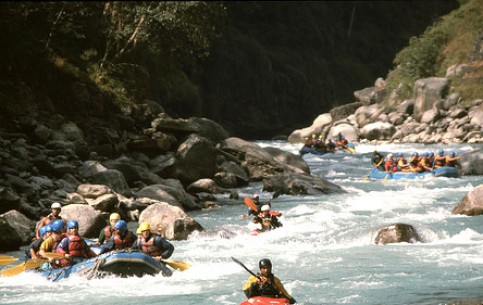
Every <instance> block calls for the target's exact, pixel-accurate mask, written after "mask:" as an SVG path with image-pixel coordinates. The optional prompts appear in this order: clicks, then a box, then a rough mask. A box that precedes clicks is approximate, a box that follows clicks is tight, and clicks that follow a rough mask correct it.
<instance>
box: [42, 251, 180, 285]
mask: <svg viewBox="0 0 483 305" xmlns="http://www.w3.org/2000/svg"><path fill="white" fill-rule="evenodd" d="M37 272H39V273H40V274H41V275H42V276H44V277H46V278H47V279H49V280H51V281H53V282H55V281H59V280H62V279H65V278H68V277H69V276H71V275H78V276H84V277H86V278H88V279H91V278H103V277H105V276H107V275H114V276H118V277H134V276H136V277H142V276H144V275H156V274H159V273H161V274H162V275H163V276H171V275H172V273H173V271H172V270H171V269H169V268H168V267H167V266H165V265H163V264H160V263H159V262H157V261H156V260H155V259H154V258H153V257H151V256H149V255H146V254H144V253H142V252H132V251H129V250H114V251H111V252H107V253H104V254H101V255H99V256H97V257H94V258H90V259H86V260H85V261H82V262H80V263H77V264H74V265H72V266H67V267H63V268H47V269H41V268H40V269H38V270H37Z"/></svg>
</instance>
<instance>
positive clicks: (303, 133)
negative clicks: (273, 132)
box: [287, 113, 334, 143]
mask: <svg viewBox="0 0 483 305" xmlns="http://www.w3.org/2000/svg"><path fill="white" fill-rule="evenodd" d="M333 121H334V120H333V118H332V115H331V114H330V113H323V114H321V115H319V116H318V117H317V118H315V120H314V121H313V122H312V125H311V126H309V127H306V128H303V129H297V130H295V131H293V132H292V133H291V134H290V135H289V136H288V139H287V142H289V143H304V141H305V138H306V137H310V136H311V135H313V134H322V136H323V137H324V138H325V137H326V135H325V134H323V131H324V130H325V127H327V126H330V125H332V122H333Z"/></svg>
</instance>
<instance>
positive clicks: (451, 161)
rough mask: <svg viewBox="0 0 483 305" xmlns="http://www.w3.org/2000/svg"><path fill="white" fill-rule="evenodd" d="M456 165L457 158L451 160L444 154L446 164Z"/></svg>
mask: <svg viewBox="0 0 483 305" xmlns="http://www.w3.org/2000/svg"><path fill="white" fill-rule="evenodd" d="M456 165H458V159H453V160H451V157H450V156H446V166H451V167H456Z"/></svg>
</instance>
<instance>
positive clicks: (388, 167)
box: [384, 160, 397, 173]
mask: <svg viewBox="0 0 483 305" xmlns="http://www.w3.org/2000/svg"><path fill="white" fill-rule="evenodd" d="M384 169H385V170H386V171H387V172H392V173H394V172H395V171H397V165H396V164H395V163H394V161H391V160H387V161H386V163H384Z"/></svg>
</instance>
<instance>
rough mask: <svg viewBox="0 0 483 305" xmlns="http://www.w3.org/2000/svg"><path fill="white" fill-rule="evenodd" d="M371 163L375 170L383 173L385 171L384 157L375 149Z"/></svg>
mask: <svg viewBox="0 0 483 305" xmlns="http://www.w3.org/2000/svg"><path fill="white" fill-rule="evenodd" d="M371 163H372V166H374V167H375V168H377V169H379V170H382V171H383V170H384V164H383V163H384V156H383V155H382V154H381V153H380V152H378V151H377V150H375V149H374V151H373V152H372V157H371Z"/></svg>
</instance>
